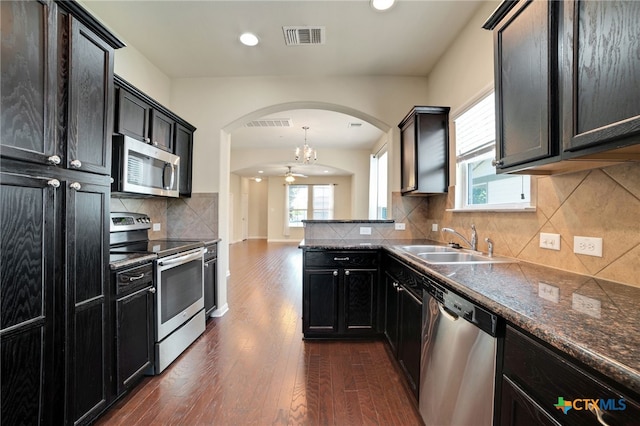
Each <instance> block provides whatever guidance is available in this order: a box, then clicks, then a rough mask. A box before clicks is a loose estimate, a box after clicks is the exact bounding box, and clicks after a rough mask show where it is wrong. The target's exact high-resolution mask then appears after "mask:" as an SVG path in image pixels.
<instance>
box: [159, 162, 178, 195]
mask: <svg viewBox="0 0 640 426" xmlns="http://www.w3.org/2000/svg"><path fill="white" fill-rule="evenodd" d="M167 167H168V168H170V169H171V177H170V178H169V185H166V184H165V182H166V179H165V178H166V175H167ZM175 174H176V171H175V168H174V167H173V164H171V163H164V167H163V168H162V187H163V188H164V189H171V188H173V180H174V178H175Z"/></svg>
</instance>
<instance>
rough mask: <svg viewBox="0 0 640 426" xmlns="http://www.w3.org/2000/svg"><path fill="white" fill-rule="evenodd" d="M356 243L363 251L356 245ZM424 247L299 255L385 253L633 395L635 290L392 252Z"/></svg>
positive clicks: (343, 245) (637, 336)
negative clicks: (432, 262) (442, 262)
mask: <svg viewBox="0 0 640 426" xmlns="http://www.w3.org/2000/svg"><path fill="white" fill-rule="evenodd" d="M363 243H364V244H363ZM412 244H439V245H442V243H438V242H435V243H434V242H433V241H425V240H420V241H416V240H397V241H388V240H387V241H377V242H375V241H374V242H372V241H370V240H368V241H365V240H312V241H302V242H301V243H300V247H301V248H307V249H308V248H317V249H325V250H345V249H385V250H387V251H388V252H390V253H392V254H394V255H395V256H396V257H398V258H401V259H402V260H404V261H405V262H406V263H408V264H410V265H411V266H413V267H414V268H415V269H417V270H419V271H421V272H424V273H426V274H428V275H431V276H433V277H435V278H439V279H440V280H441V281H444V282H445V283H446V284H448V285H449V287H450V288H451V289H452V290H454V291H457V292H459V293H461V294H463V295H465V296H467V297H468V298H469V299H471V300H473V301H475V302H477V303H479V304H480V305H482V306H484V307H486V308H487V309H489V310H491V311H493V312H494V313H495V314H497V315H499V316H501V317H503V318H505V319H506V320H507V321H509V322H510V323H512V324H514V325H516V326H518V327H520V328H522V329H524V330H526V331H528V332H530V333H531V334H533V335H534V336H536V337H538V338H540V339H541V340H543V341H545V342H547V343H549V344H550V345H552V346H553V347H555V348H557V349H559V350H560V351H562V352H564V353H566V354H568V355H570V356H572V357H573V358H576V359H577V360H579V361H581V362H582V363H584V364H586V365H588V366H590V367H591V368H593V369H594V370H596V371H599V372H600V373H602V374H603V375H605V376H607V377H609V378H611V379H613V380H615V381H616V382H618V383H620V384H622V385H624V386H626V387H627V388H629V389H630V390H632V391H634V392H636V393H640V324H639V321H638V312H639V311H640V288H636V287H632V286H628V285H624V284H620V283H615V282H612V281H606V280H602V279H599V278H594V277H590V276H585V275H579V274H575V273H571V272H565V271H561V270H558V269H552V268H548V267H545V266H541V265H535V264H532V263H528V262H523V261H518V262H517V263H495V264H466V265H428V264H426V263H425V262H424V261H422V260H420V259H418V258H416V257H414V256H412V255H410V254H408V253H407V252H404V251H403V250H401V249H400V248H398V247H397V246H399V245H412Z"/></svg>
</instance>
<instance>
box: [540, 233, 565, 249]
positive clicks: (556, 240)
mask: <svg viewBox="0 0 640 426" xmlns="http://www.w3.org/2000/svg"><path fill="white" fill-rule="evenodd" d="M540 247H542V248H543V249H548V250H560V234H548V233H546V232H541V233H540Z"/></svg>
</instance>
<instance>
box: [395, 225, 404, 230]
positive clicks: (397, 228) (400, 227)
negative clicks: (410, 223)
mask: <svg viewBox="0 0 640 426" xmlns="http://www.w3.org/2000/svg"><path fill="white" fill-rule="evenodd" d="M404 230H405V225H404V223H396V231H404Z"/></svg>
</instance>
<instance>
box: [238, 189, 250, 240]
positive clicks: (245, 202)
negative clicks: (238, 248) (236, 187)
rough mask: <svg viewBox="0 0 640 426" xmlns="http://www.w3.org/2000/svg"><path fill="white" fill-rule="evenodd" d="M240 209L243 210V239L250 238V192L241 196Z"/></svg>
mask: <svg viewBox="0 0 640 426" xmlns="http://www.w3.org/2000/svg"><path fill="white" fill-rule="evenodd" d="M240 210H242V211H241V215H242V241H244V240H246V239H248V238H249V194H246V193H245V194H242V195H241V196H240Z"/></svg>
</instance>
